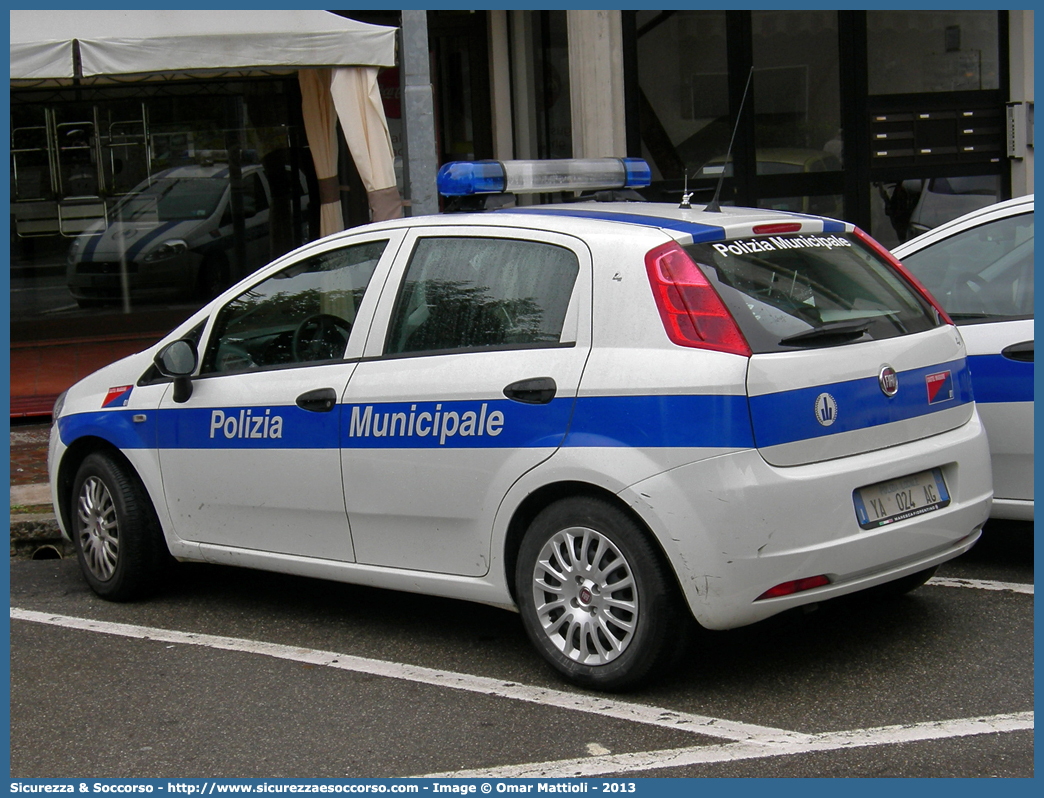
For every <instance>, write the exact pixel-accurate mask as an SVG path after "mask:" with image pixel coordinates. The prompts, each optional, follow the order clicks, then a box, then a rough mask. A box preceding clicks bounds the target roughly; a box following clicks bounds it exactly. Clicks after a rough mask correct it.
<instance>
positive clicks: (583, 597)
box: [580, 587, 591, 604]
mask: <svg viewBox="0 0 1044 798" xmlns="http://www.w3.org/2000/svg"><path fill="white" fill-rule="evenodd" d="M580 603H581V604H590V603H591V591H590V590H588V589H587V588H586V587H582V588H580Z"/></svg>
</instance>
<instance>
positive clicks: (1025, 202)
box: [892, 194, 1033, 258]
mask: <svg viewBox="0 0 1044 798" xmlns="http://www.w3.org/2000/svg"><path fill="white" fill-rule="evenodd" d="M1032 210H1033V195H1032V194H1027V195H1026V196H1023V197H1015V198H1014V199H1010V200H1004V201H1003V202H997V203H994V204H993V205H987V206H986V207H984V208H979V209H977V210H974V211H971V212H970V213H966V214H964V216H959V217H957V218H956V219H952V220H950V221H948V222H946V223H944V224H941V225H939V226H938V227H934V228H932V229H931V230H929V231H927V232H926V233H921V235H919V236H917V237H916V238H911V239H910V240H909V241H907V242H905V243H903V244H900V245H899V246H897V247H896V248H895V249H893V250H892V254H894V255H895V256H896V257H898V258H902V257H904V256H906V255H910V254H912V253H914V252H917V251H918V250H921V249H924V248H925V247H927V246H930V245H931V244H934V243H935V242H936V241H942V240H943V239H944V238H949V237H950V236H952V235H954V234H955V233H959V232H961V231H963V230H968V229H970V228H972V227H978V226H979V225H981V224H984V223H986V222H990V221H993V220H994V219H1003V218H1005V217H1007V216H1017V215H1019V214H1021V213H1029V212H1031V211H1032Z"/></svg>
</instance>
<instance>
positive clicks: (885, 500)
mask: <svg viewBox="0 0 1044 798" xmlns="http://www.w3.org/2000/svg"><path fill="white" fill-rule="evenodd" d="M852 499H853V501H854V502H855V511H856V519H857V520H858V521H859V526H861V527H862V528H863V529H874V528H876V527H880V526H885V525H886V524H894V523H895V522H896V521H905V520H906V519H908V518H914V517H916V516H918V515H924V514H925V513H932V512H935V511H936V510H939V509H942V508H943V507H945V506H946V505H948V504H949V503H950V492H949V491H948V490H947V489H946V480H944V479H943V475H942V469H939V468H933V469H932V470H931V471H922V472H921V473H919V474H911V475H910V476H907V477H899V478H898V479H891V480H889V481H888V482H878V483H877V484H876V485H867V486H866V487H865V488H859V490H857V491H855V493H853V494H852Z"/></svg>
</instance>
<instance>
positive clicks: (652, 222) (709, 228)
mask: <svg viewBox="0 0 1044 798" xmlns="http://www.w3.org/2000/svg"><path fill="white" fill-rule="evenodd" d="M497 213H538V214H544V215H548V214H550V215H553V216H573V217H577V218H582V219H601V220H603V221H607V222H623V223H624V224H640V225H642V226H643V227H662V228H664V229H667V230H675V231H677V232H679V233H685V234H686V235H690V236H692V241H693V243H694V244H701V243H704V242H707V241H722V240H724V238H725V229H724V228H722V227H717V226H716V225H709V224H696V223H695V222H685V221H682V220H680V219H665V218H663V217H662V216H646V215H645V214H640V213H614V212H612V211H590V210H579V209H575V208H548V207H533V208H510V209H505V210H499V211H497Z"/></svg>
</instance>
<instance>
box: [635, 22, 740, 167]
mask: <svg viewBox="0 0 1044 798" xmlns="http://www.w3.org/2000/svg"><path fill="white" fill-rule="evenodd" d="M636 33H637V40H638V84H639V85H638V91H639V103H640V105H639V115H640V126H641V138H642V156H643V157H645V158H646V159H647V160H648V161H649V165H650V167H651V168H652V171H653V180H654V181H656V180H680V179H681V178H682V177H683V176H684V175H685V174H689V175H690V176H691V175H694V174H696V172H697V171H698V170H700V169H701V167H703V166H705V165H707V164H708V163H709V162H711V161H713V159H715V158H721V159H722V163H724V158H723V156H724V154H725V152H726V150H727V149H728V145H729V138H730V134H731V131H732V123H731V119H730V116H729V110H730V109H729V67H728V46H727V37H726V24H725V12H724V11H676V12H664V11H639V12H638V13H637V16H636ZM713 166H714V165H713V163H711V164H710V167H711V169H712V170H713Z"/></svg>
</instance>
